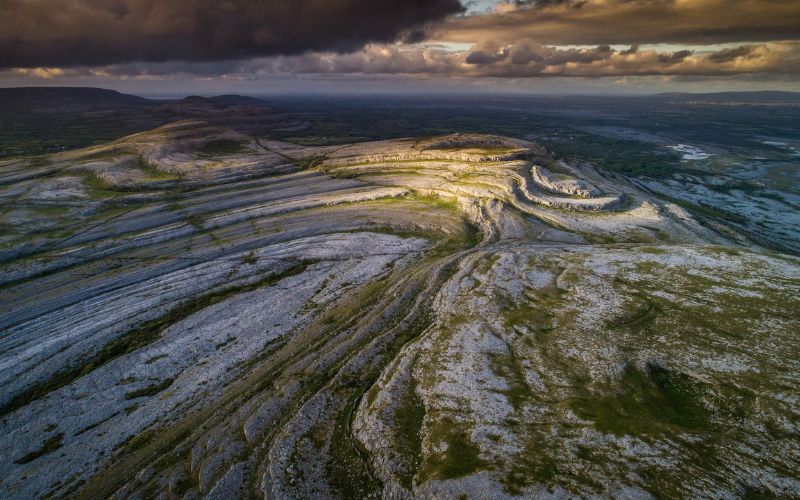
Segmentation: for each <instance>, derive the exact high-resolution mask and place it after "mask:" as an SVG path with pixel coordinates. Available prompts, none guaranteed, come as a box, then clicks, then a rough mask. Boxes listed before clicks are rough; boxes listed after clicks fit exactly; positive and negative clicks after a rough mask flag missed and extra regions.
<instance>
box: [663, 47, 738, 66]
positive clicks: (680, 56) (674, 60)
mask: <svg viewBox="0 0 800 500" xmlns="http://www.w3.org/2000/svg"><path fill="white" fill-rule="evenodd" d="M690 55H692V51H691V50H679V51H678V52H673V53H672V54H661V55H659V56H658V62H660V63H663V64H678V63H679V62H683V60H684V59H686V58H687V57H689V56H690ZM711 57H714V55H713V54H712V55H711ZM711 57H709V59H711ZM731 59H735V58H731ZM731 59H729V60H731Z"/></svg>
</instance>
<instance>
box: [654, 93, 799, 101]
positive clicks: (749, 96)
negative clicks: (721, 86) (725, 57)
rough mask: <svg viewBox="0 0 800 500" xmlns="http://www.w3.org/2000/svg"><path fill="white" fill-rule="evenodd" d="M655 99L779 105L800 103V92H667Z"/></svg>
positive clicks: (657, 95)
mask: <svg viewBox="0 0 800 500" xmlns="http://www.w3.org/2000/svg"><path fill="white" fill-rule="evenodd" d="M654 97H659V98H665V99H670V100H679V101H703V102H752V103H778V102H800V92H789V91H782V90H765V91H748V92H708V93H689V92H667V93H663V94H656V95H655V96H654Z"/></svg>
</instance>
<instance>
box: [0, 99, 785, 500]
mask: <svg viewBox="0 0 800 500" xmlns="http://www.w3.org/2000/svg"><path fill="white" fill-rule="evenodd" d="M237 105H241V106H248V105H249V104H248V103H246V102H245V103H237ZM173 106H179V107H180V108H181V110H182V111H183V112H191V113H195V114H196V115H197V116H195V117H194V118H192V119H188V120H183V121H179V122H176V123H171V124H168V125H165V126H162V127H159V128H156V129H153V130H150V131H146V132H142V133H138V134H135V135H131V136H127V137H124V138H122V139H119V140H116V141H113V142H109V143H106V144H102V145H97V146H91V147H87V148H84V149H78V150H71V151H63V152H59V153H55V154H49V155H42V156H36V157H18V158H15V159H10V160H5V161H2V162H0V199H2V211H0V225H2V228H3V231H2V232H0V388H1V390H0V430H2V432H0V496H2V497H3V498H19V499H27V498H39V497H74V498H100V497H113V498H151V497H152V498H200V497H202V498H226V499H227V498H251V497H264V498H364V497H370V498H377V497H387V498H411V497H420V498H459V497H461V498H463V497H465V496H466V497H469V498H511V497H527V498H530V497H542V498H549V497H557V498H563V497H623V498H651V497H655V496H662V497H669V498H673V497H674V498H677V497H704V496H707V497H714V498H734V497H745V496H748V495H753V496H777V497H781V496H783V497H792V496H797V495H798V492H800V447H798V442H800V441H799V440H798V435H799V434H798V433H799V431H800V429H799V426H800V390H798V387H800V358H798V356H797V354H798V353H800V339H798V337H797V332H798V331H800V317H798V315H797V311H798V310H800V259H798V258H797V257H793V256H789V255H784V254H779V253H775V252H772V251H768V250H766V249H764V248H761V247H759V246H757V245H756V244H754V243H752V242H750V241H749V240H748V239H747V238H746V237H745V236H744V235H742V234H740V233H738V232H737V231H735V229H732V228H730V227H725V226H722V225H715V224H711V223H709V222H708V221H702V222H703V223H701V221H698V220H697V219H696V218H695V217H694V216H693V215H692V214H691V213H689V212H687V211H686V210H685V209H684V208H682V207H680V206H677V205H675V204H673V203H671V202H669V201H665V200H664V199H662V198H658V197H656V196H654V195H653V194H652V193H651V192H650V191H647V190H646V189H645V188H644V187H643V186H639V185H636V184H634V183H631V182H629V181H628V180H627V179H625V178H623V177H620V176H615V175H611V174H607V173H603V172H601V171H599V170H598V169H596V168H595V167H594V166H593V165H591V164H589V163H585V162H584V163H580V162H573V161H571V160H570V159H569V158H555V157H554V156H553V155H552V154H551V153H549V152H548V151H547V150H545V149H544V148H542V147H540V146H538V145H537V144H535V143H531V142H527V141H523V140H518V139H510V138H505V137H499V136H487V135H472V134H456V135H448V136H444V137H431V138H415V139H399V140H389V141H381V142H369V143H360V144H351V145H344V146H324V147H304V146H299V145H296V144H292V143H287V142H279V141H274V140H267V139H263V138H260V137H258V136H257V135H248V134H247V130H244V131H243V129H237V130H232V129H230V128H226V127H225V126H224V125H223V124H220V123H216V122H214V121H213V120H211V121H209V120H208V119H207V118H208V116H209V113H211V112H208V111H207V108H203V109H204V110H205V111H203V112H202V113H201V112H200V111H196V109H195V107H194V106H195V103H193V102H191V101H188V102H184V103H180V104H178V105H173ZM187 110H188V111H187ZM211 114H212V115H213V113H211Z"/></svg>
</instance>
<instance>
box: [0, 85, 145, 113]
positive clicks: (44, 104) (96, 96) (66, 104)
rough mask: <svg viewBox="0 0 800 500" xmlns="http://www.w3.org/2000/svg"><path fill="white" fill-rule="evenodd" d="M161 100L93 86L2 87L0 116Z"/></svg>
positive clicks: (0, 91)
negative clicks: (3, 114) (23, 112)
mask: <svg viewBox="0 0 800 500" xmlns="http://www.w3.org/2000/svg"><path fill="white" fill-rule="evenodd" d="M157 104H159V101H154V100H151V99H145V98H143V97H138V96H135V95H130V94H123V93H121V92H117V91H116V90H108V89H100V88H93V87H12V88H0V113H3V112H20V111H27V112H37V113H52V112H80V111H89V110H96V109H112V108H113V109H116V108H131V107H146V106H154V105H157Z"/></svg>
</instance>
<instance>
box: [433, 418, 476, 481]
mask: <svg viewBox="0 0 800 500" xmlns="http://www.w3.org/2000/svg"><path fill="white" fill-rule="evenodd" d="M430 439H431V442H432V443H433V444H434V446H435V445H436V444H438V443H442V442H444V443H446V445H447V449H446V450H444V451H443V452H441V453H438V454H435V455H432V456H430V457H428V460H427V461H426V463H425V467H424V470H423V475H424V476H425V478H426V479H455V478H459V477H463V476H466V475H469V474H472V473H473V472H475V471H477V470H478V469H480V468H481V467H482V466H483V465H484V463H483V461H482V460H481V459H480V448H479V447H478V445H476V444H475V443H473V442H472V441H471V440H470V437H469V435H468V433H467V430H466V429H464V428H463V427H461V426H459V425H457V424H456V423H455V422H454V421H453V420H452V419H450V418H443V419H441V420H440V421H438V422H436V423H434V424H433V425H432V427H431V429H430Z"/></svg>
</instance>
